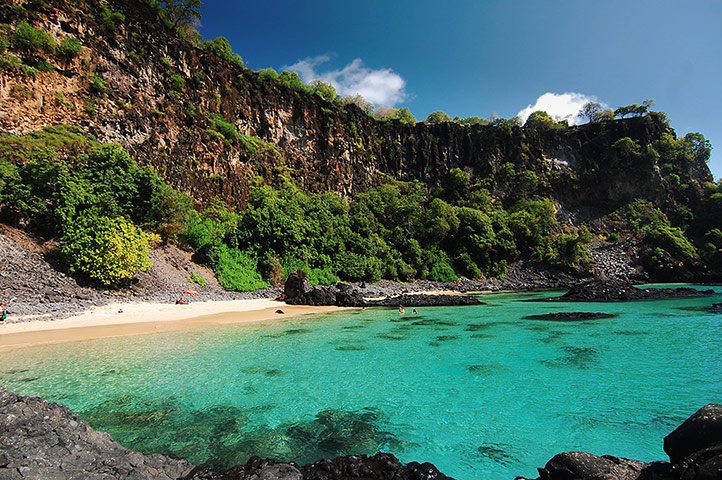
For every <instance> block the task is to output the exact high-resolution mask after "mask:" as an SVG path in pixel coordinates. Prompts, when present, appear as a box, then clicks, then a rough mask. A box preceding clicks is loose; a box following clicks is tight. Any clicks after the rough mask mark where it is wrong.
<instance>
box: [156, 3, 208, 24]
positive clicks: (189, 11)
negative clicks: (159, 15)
mask: <svg viewBox="0 0 722 480" xmlns="http://www.w3.org/2000/svg"><path fill="white" fill-rule="evenodd" d="M163 6H164V7H165V10H166V12H167V13H168V20H169V21H170V22H171V23H172V24H173V27H178V26H181V25H187V26H192V25H194V24H196V23H198V22H199V21H200V19H201V11H200V8H201V0H166V1H164V2H163Z"/></svg>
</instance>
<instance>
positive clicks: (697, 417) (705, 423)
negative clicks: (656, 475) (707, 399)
mask: <svg viewBox="0 0 722 480" xmlns="http://www.w3.org/2000/svg"><path fill="white" fill-rule="evenodd" d="M718 443H722V405H718V404H715V403H710V404H709V405H705V406H704V407H702V408H700V409H699V410H697V412H695V413H694V415H692V416H691V417H689V418H688V419H687V420H685V421H684V423H682V425H680V426H679V427H677V428H676V429H675V430H674V431H673V432H672V433H670V434H669V435H667V436H666V437H664V451H665V452H666V453H667V455H669V460H670V461H671V462H672V463H675V464H676V463H678V462H680V461H682V460H683V459H684V458H685V457H687V456H689V455H691V454H693V453H695V452H697V451H700V450H704V449H706V448H709V447H712V446H714V445H715V444H718Z"/></svg>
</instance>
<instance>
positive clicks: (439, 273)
mask: <svg viewBox="0 0 722 480" xmlns="http://www.w3.org/2000/svg"><path fill="white" fill-rule="evenodd" d="M429 277H430V278H431V280H434V281H437V282H455V281H456V280H457V279H458V278H459V276H458V275H457V274H456V272H455V271H454V268H453V267H452V266H451V265H450V264H449V261H448V260H447V259H445V258H439V259H437V260H436V261H435V262H434V263H433V266H432V267H431V274H430V275H429Z"/></svg>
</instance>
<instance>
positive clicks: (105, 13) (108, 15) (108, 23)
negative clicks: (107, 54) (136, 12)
mask: <svg viewBox="0 0 722 480" xmlns="http://www.w3.org/2000/svg"><path fill="white" fill-rule="evenodd" d="M99 16H100V23H99V25H100V30H101V33H103V34H106V35H108V34H114V33H115V32H117V31H118V26H119V25H120V24H121V23H123V22H125V15H123V14H122V13H120V12H113V11H112V10H110V8H108V6H107V5H102V6H101V7H100V15H99Z"/></svg>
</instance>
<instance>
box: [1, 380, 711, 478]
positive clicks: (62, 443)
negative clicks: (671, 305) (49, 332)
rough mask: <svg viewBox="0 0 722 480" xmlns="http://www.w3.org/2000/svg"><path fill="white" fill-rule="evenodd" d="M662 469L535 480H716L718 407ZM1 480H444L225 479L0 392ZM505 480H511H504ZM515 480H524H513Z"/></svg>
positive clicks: (375, 466) (277, 470)
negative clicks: (146, 451) (142, 450)
mask: <svg viewBox="0 0 722 480" xmlns="http://www.w3.org/2000/svg"><path fill="white" fill-rule="evenodd" d="M664 451H665V452H666V453H667V455H669V460H670V461H669V462H667V461H657V462H651V463H644V462H640V461H636V460H629V459H626V458H618V457H612V456H609V455H604V456H601V457H599V456H596V455H592V454H589V453H584V452H564V453H560V454H558V455H556V456H554V457H553V458H552V459H551V460H549V462H547V464H546V465H545V466H544V468H539V469H538V470H539V477H538V479H537V480H715V479H720V478H722V405H717V404H710V405H707V406H705V407H702V408H701V409H699V410H698V411H697V412H696V413H695V414H694V415H692V416H691V417H689V418H688V419H687V420H686V421H685V422H684V423H683V424H682V425H680V426H679V427H678V428H677V429H676V430H674V431H673V432H672V433H670V434H669V435H667V437H666V438H665V439H664ZM0 478H2V479H28V478H31V479H35V480H51V479H52V480H64V479H81V478H82V479H109V480H145V479H147V480H157V479H160V480H171V479H172V480H350V479H359V480H360V479H366V480H372V479H374V480H375V479H379V480H382V479H383V480H445V479H448V478H450V477H447V476H446V475H444V474H443V473H441V472H440V471H439V470H438V469H437V468H436V467H435V466H434V465H432V464H430V463H417V462H410V463H408V464H405V465H404V464H402V463H401V462H399V460H398V459H397V458H396V457H394V456H393V455H391V454H388V453H377V454H376V455H373V456H370V457H369V456H366V455H348V456H345V457H338V458H335V459H321V460H318V461H316V462H314V463H312V464H308V465H298V464H296V463H293V462H290V463H284V462H279V461H275V460H270V459H262V458H260V457H252V458H251V459H249V460H248V462H246V464H245V465H238V466H236V467H233V468H231V469H229V470H226V471H215V470H211V469H206V468H202V467H197V466H194V465H192V464H191V463H189V462H187V461H186V460H183V459H179V458H175V457H170V456H166V455H143V454H141V453H137V452H133V451H131V450H128V449H127V448H124V447H123V446H122V445H120V444H119V443H118V442H116V441H115V440H113V439H112V438H111V437H110V435H108V434H107V433H102V432H98V431H96V430H94V429H93V428H92V427H90V425H88V423H87V422H86V421H84V420H81V419H80V418H79V417H78V416H77V415H76V414H75V413H73V412H72V411H71V410H70V409H69V408H68V407H66V406H64V405H60V404H57V403H50V402H45V401H44V400H42V399H40V398H37V397H25V396H21V395H16V394H14V393H12V392H9V391H7V390H5V389H3V388H2V387H0ZM510 480H511V479H510ZM518 480H527V479H524V477H518Z"/></svg>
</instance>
